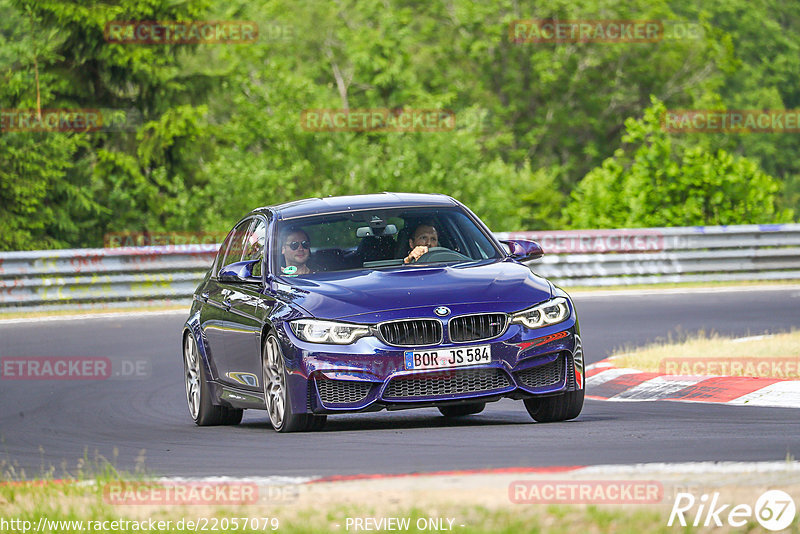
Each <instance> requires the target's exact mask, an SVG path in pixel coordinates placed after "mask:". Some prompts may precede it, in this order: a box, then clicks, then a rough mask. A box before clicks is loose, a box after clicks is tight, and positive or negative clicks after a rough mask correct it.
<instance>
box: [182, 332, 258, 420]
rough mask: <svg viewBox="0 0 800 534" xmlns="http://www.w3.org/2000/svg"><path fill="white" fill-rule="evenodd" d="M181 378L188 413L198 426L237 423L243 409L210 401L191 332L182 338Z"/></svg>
mask: <svg viewBox="0 0 800 534" xmlns="http://www.w3.org/2000/svg"><path fill="white" fill-rule="evenodd" d="M183 378H184V384H185V386H186V403H187V404H188V406H189V415H190V416H191V418H192V419H193V420H194V422H195V424H197V425H198V426H214V425H238V424H239V423H240V422H241V421H242V416H243V415H244V410H239V409H236V408H228V407H226V406H217V405H215V404H214V403H212V402H211V388H210V387H208V377H207V376H206V369H205V365H203V362H202V359H201V358H200V354H199V353H198V351H197V343H195V340H194V336H193V335H192V334H191V333H188V334H186V336H185V338H184V340H183Z"/></svg>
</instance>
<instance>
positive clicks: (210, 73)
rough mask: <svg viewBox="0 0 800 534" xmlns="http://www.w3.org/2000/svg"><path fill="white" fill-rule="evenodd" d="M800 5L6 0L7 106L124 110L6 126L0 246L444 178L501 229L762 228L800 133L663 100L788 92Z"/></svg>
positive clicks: (77, 238)
mask: <svg viewBox="0 0 800 534" xmlns="http://www.w3.org/2000/svg"><path fill="white" fill-rule="evenodd" d="M547 18H558V19H562V20H580V19H590V20H601V19H637V20H665V21H690V22H693V23H697V24H698V25H700V27H702V28H703V31H702V32H701V33H700V34H699V35H696V36H693V38H686V39H678V38H674V39H664V40H661V41H658V42H654V43H642V42H640V43H625V42H617V43H544V44H543V43H518V42H514V41H513V40H512V39H510V38H509V24H510V23H511V22H512V21H514V20H517V19H547ZM135 20H140V21H142V20H145V21H154V20H156V21H176V20H179V21H186V20H217V21H219V20H245V21H255V22H256V23H257V24H258V27H259V37H258V39H257V40H256V42H253V43H236V44H168V45H165V44H158V45H156V44H133V43H124V44H117V43H110V42H107V40H106V37H105V36H104V30H105V29H106V25H107V23H109V22H110V21H135ZM799 48H800V4H793V3H791V2H790V3H785V4H779V5H774V4H773V3H771V2H765V1H763V0H755V1H746V0H710V1H704V2H698V1H696V0H693V1H692V0H680V1H673V2H666V1H659V0H656V1H649V0H648V1H644V0H634V1H633V2H630V1H621V0H589V1H586V2H583V3H582V5H577V4H576V3H575V2H571V1H566V0H556V1H554V2H548V3H547V4H546V5H544V4H542V3H540V2H518V1H514V0H502V1H498V2H479V1H458V0H457V1H449V0H447V1H439V0H431V1H412V0H340V1H336V2H318V1H315V0H299V1H293V2H286V1H271V0H229V1H226V2H222V1H219V0H201V1H192V2H167V1H163V0H107V1H103V2H99V1H87V0H35V1H34V0H0V80H1V82H0V108H2V109H4V110H9V109H11V110H13V109H40V108H41V109H73V108H91V109H113V110H126V113H128V115H129V117H140V118H141V120H135V121H134V120H128V122H127V124H126V125H125V127H121V128H105V129H103V130H101V131H89V132H69V133H63V132H47V131H39V132H35V131H2V132H0V250H3V249H5V250H9V249H35V248H49V247H83V246H100V245H102V243H103V235H105V234H107V233H110V232H121V231H142V230H148V231H154V232H158V231H221V230H226V229H227V228H229V227H230V225H231V224H232V223H233V222H234V220H235V219H237V218H238V217H240V216H241V215H243V214H244V213H246V212H247V211H248V210H249V209H251V208H253V207H255V206H258V205H267V204H272V203H278V202H283V201H287V200H292V199H296V198H303V197H308V196H324V195H334V194H355V193H365V192H376V191H419V192H441V193H447V194H450V195H453V196H455V197H456V198H458V199H460V200H462V201H463V202H465V203H466V204H467V205H468V206H470V207H471V208H472V209H473V210H474V211H475V212H476V213H477V214H478V215H480V216H481V217H482V218H483V219H484V220H485V221H486V222H487V223H488V224H489V225H490V227H491V228H492V229H494V230H498V231H500V230H519V229H531V230H533V229H547V228H587V227H621V226H628V227H631V226H662V225H664V226H669V225H687V224H737V223H769V222H779V221H788V220H792V217H793V211H794V212H800V209H799V208H800V161H799V160H798V159H797V158H796V157H795V154H797V153H798V149H800V135H798V134H791V133H770V134H725V133H717V134H709V133H705V134H698V133H695V134H686V133H666V132H665V131H663V130H662V128H661V127H660V122H659V121H660V114H661V113H663V111H664V110H665V109H667V108H669V109H676V108H684V109H690V108H713V109H770V108H771V109H783V108H800V86H798V84H797V81H796V74H797V72H800V54H799V53H798V52H799V51H800V50H798V49H799ZM319 108H325V109H334V108H350V109H360V108H390V109H400V108H403V109H450V110H453V111H454V112H455V114H456V123H455V127H454V128H453V129H451V130H446V131H441V132H383V133H381V132H363V131H362V132H358V131H356V132H341V131H339V132H313V131H308V130H307V129H305V128H304V127H303V126H302V124H301V114H302V112H303V111H304V110H309V109H319Z"/></svg>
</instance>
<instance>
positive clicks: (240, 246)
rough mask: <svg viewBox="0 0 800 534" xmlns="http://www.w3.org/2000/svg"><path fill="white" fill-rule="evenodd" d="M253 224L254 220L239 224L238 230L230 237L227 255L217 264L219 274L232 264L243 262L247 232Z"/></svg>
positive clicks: (235, 229) (234, 230)
mask: <svg viewBox="0 0 800 534" xmlns="http://www.w3.org/2000/svg"><path fill="white" fill-rule="evenodd" d="M252 223H253V219H246V220H244V221H242V222H240V223H239V224H237V225H236V228H234V229H233V231H232V232H231V233H230V235H228V239H229V240H230V243H229V244H228V248H227V250H226V251H225V255H224V256H223V257H222V261H221V262H220V263H218V264H217V272H219V270H220V269H222V268H223V267H225V266H226V265H230V264H231V263H235V262H237V261H242V254H243V253H244V248H245V245H244V243H245V238H246V237H247V230H248V229H249V228H250V225H251V224H252Z"/></svg>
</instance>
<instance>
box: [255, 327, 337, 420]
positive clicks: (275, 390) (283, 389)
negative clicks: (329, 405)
mask: <svg viewBox="0 0 800 534" xmlns="http://www.w3.org/2000/svg"><path fill="white" fill-rule="evenodd" d="M261 364H262V365H261V368H262V375H263V376H262V382H263V384H264V398H265V401H266V406H267V413H268V414H269V422H270V423H271V424H272V428H274V429H275V430H276V431H277V432H302V431H304V430H321V429H322V427H324V426H325V422H326V420H327V418H328V417H327V416H326V415H313V414H295V413H292V403H291V401H290V399H289V387H288V382H287V380H286V365H285V364H284V360H283V353H282V352H281V348H280V345H279V343H278V338H276V337H275V335H274V334H270V335H269V336H267V340H266V341H265V342H264V351H263V354H262V358H261Z"/></svg>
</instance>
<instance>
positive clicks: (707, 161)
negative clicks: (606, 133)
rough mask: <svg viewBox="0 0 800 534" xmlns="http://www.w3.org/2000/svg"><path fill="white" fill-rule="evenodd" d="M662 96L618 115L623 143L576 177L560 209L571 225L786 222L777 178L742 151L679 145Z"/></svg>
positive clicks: (786, 217) (630, 226) (649, 225)
mask: <svg viewBox="0 0 800 534" xmlns="http://www.w3.org/2000/svg"><path fill="white" fill-rule="evenodd" d="M665 111H666V107H665V106H664V104H663V102H661V101H659V100H658V99H656V98H653V99H652V105H651V106H650V107H649V108H647V110H645V113H644V117H643V118H641V119H628V120H627V121H625V135H624V136H623V138H622V139H623V142H624V143H625V145H624V147H623V148H620V149H618V150H617V151H616V153H615V154H614V156H613V157H611V158H608V159H606V160H605V161H604V162H603V164H602V165H601V166H600V167H598V168H597V169H593V170H592V171H591V172H589V173H588V174H587V175H586V177H584V179H583V180H581V182H580V183H579V184H578V186H577V187H576V188H575V190H574V191H573V193H572V196H571V197H572V198H571V202H570V204H569V206H568V207H567V209H566V210H565V220H566V222H567V224H568V225H569V226H571V227H573V228H598V227H599V228H625V227H627V228H636V227H652V226H690V225H715V224H722V225H725V224H749V223H772V222H786V221H790V220H791V217H792V214H791V212H789V211H788V210H779V209H778V208H777V207H776V198H777V195H778V192H779V190H780V183H779V182H778V181H777V180H776V179H775V178H773V177H772V176H769V175H768V174H766V173H765V172H764V171H763V170H761V169H760V167H759V166H758V164H757V163H755V162H753V161H751V160H748V159H747V158H743V157H739V156H734V155H732V154H730V153H728V152H726V151H725V150H722V149H719V150H717V151H715V152H709V151H707V150H706V149H705V148H704V147H703V146H689V147H686V148H679V147H676V145H675V144H674V143H673V141H672V138H671V136H670V135H669V134H667V133H665V132H664V130H663V129H662V126H661V121H662V118H663V116H664V113H665Z"/></svg>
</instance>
